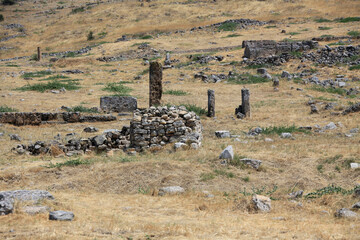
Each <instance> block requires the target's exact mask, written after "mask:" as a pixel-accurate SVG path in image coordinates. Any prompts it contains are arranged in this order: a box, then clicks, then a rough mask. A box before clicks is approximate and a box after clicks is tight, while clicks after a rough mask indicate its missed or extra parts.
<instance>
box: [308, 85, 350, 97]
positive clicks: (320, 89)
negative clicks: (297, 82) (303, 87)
mask: <svg viewBox="0 0 360 240" xmlns="http://www.w3.org/2000/svg"><path fill="white" fill-rule="evenodd" d="M310 89H311V90H314V91H318V92H327V93H333V94H339V95H346V90H345V89H343V88H331V87H329V88H325V87H320V86H313V87H311V88H310Z"/></svg>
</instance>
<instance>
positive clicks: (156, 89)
mask: <svg viewBox="0 0 360 240" xmlns="http://www.w3.org/2000/svg"><path fill="white" fill-rule="evenodd" d="M149 77H150V82H149V89H150V92H149V106H150V107H151V106H155V105H160V100H161V96H162V66H161V64H160V63H158V62H151V63H150V72H149Z"/></svg>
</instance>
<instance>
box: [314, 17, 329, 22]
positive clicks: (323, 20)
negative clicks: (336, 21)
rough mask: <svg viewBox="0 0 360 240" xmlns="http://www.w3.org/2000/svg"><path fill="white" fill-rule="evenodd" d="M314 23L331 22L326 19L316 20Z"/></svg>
mask: <svg viewBox="0 0 360 240" xmlns="http://www.w3.org/2000/svg"><path fill="white" fill-rule="evenodd" d="M314 21H315V22H317V23H324V22H332V21H331V20H329V19H326V18H317V19H315V20H314Z"/></svg>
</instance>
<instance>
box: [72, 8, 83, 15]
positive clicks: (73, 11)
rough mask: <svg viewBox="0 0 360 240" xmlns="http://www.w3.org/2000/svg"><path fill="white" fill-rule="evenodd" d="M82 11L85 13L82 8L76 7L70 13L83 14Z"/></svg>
mask: <svg viewBox="0 0 360 240" xmlns="http://www.w3.org/2000/svg"><path fill="white" fill-rule="evenodd" d="M84 11H85V8H84V7H77V8H74V9H72V10H71V13H72V14H75V13H80V12H84Z"/></svg>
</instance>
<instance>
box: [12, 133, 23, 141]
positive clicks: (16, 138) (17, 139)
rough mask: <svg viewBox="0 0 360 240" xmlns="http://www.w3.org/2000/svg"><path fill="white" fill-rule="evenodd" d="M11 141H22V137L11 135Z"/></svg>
mask: <svg viewBox="0 0 360 240" xmlns="http://www.w3.org/2000/svg"><path fill="white" fill-rule="evenodd" d="M9 136H10V140H13V141H19V142H20V141H21V137H20V136H19V135H18V134H10V135H9Z"/></svg>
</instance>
